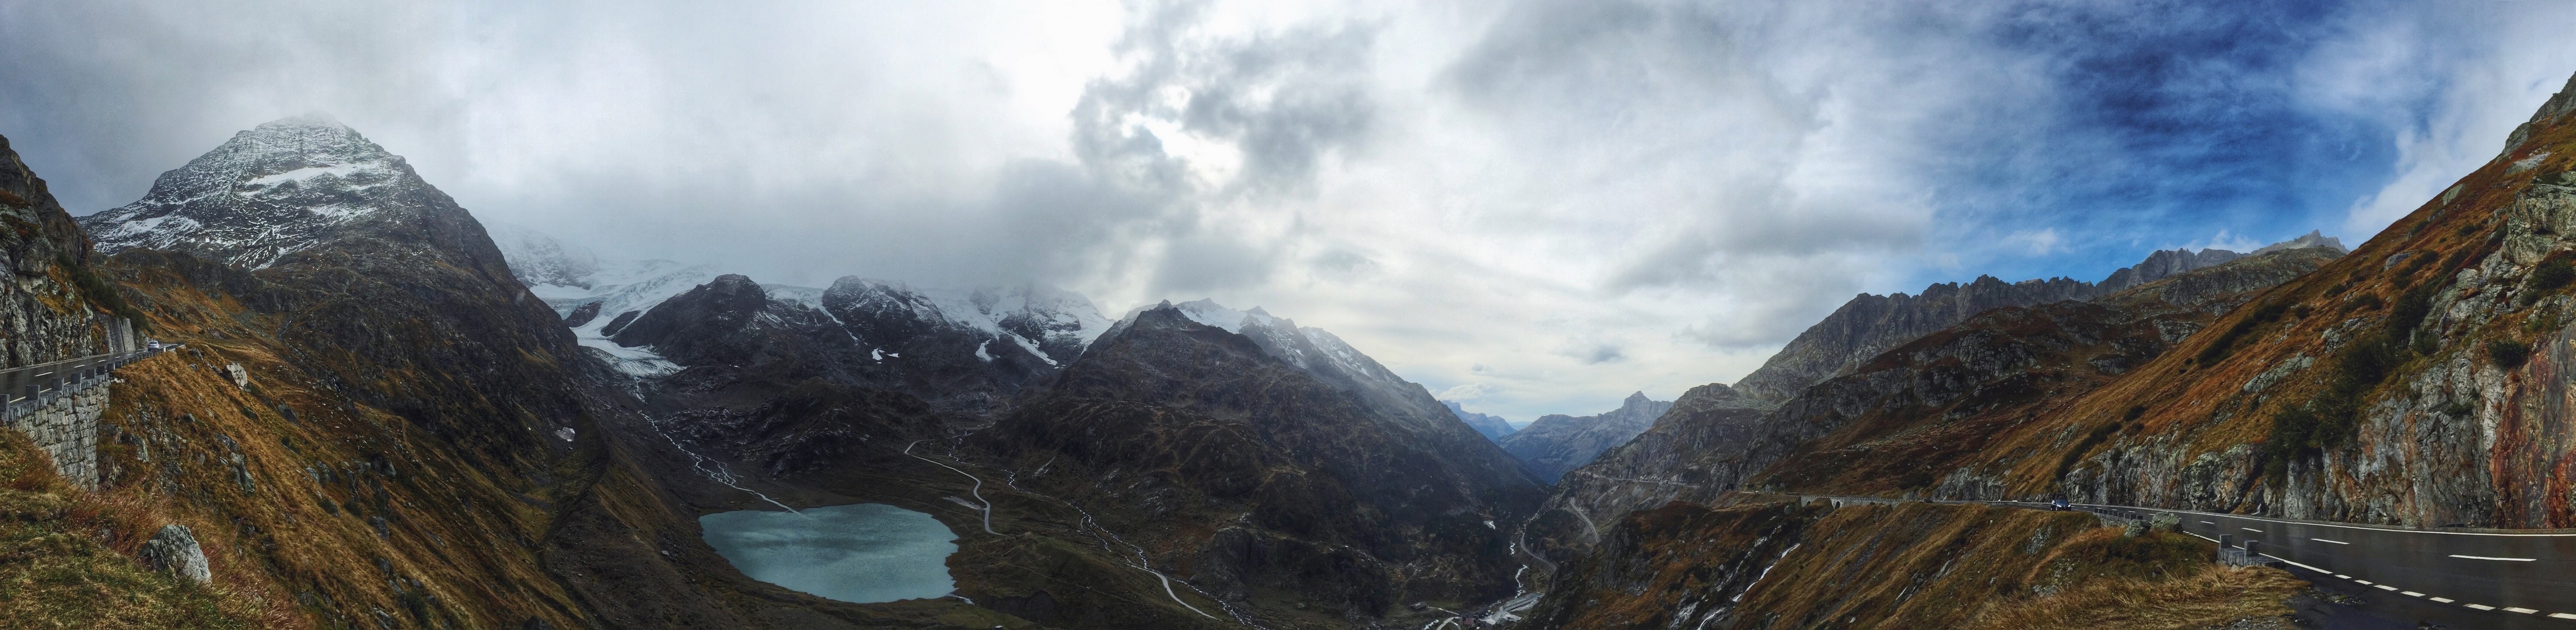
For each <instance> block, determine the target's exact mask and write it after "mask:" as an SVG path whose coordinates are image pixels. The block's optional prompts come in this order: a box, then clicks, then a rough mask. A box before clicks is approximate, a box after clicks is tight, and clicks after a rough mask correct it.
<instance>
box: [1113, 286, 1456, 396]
mask: <svg viewBox="0 0 2576 630" xmlns="http://www.w3.org/2000/svg"><path fill="white" fill-rule="evenodd" d="M1158 308H1170V309H1173V310H1175V311H1179V312H1180V314H1181V315H1182V316H1183V317H1187V318H1189V319H1190V321H1194V322H1198V323H1200V324H1204V325H1207V326H1209V327H1213V328H1218V329H1222V330H1224V331H1226V332H1230V333H1235V334H1239V335H1243V336H1245V337H1250V338H1252V341H1253V343H1254V344H1257V345H1259V346H1261V348H1262V350H1264V351H1265V352H1267V353H1269V354H1270V355H1271V356H1272V357H1275V358H1277V359H1279V360H1280V361H1283V362H1286V363H1287V364H1289V365H1291V366H1295V367H1296V368H1297V369H1300V370H1304V371H1305V372H1307V373H1309V374H1313V375H1315V376H1316V377H1317V378H1319V379H1321V380H1323V381H1324V382H1327V383H1334V384H1336V385H1337V386H1344V387H1352V388H1357V389H1361V390H1367V391H1369V392H1371V395H1372V396H1379V397H1385V398H1388V399H1401V398H1408V397H1410V395H1411V394H1412V393H1413V392H1418V391H1421V389H1422V388H1421V386H1419V385H1415V384H1413V383H1412V382H1409V381H1406V380H1404V377H1401V376H1397V375H1396V373H1395V371H1394V370H1389V369H1386V366H1384V365H1381V364H1379V363H1378V362H1377V360H1376V359H1372V358H1369V356H1368V355H1367V354H1365V353H1362V352H1360V351H1359V349H1358V348H1354V347H1351V344H1349V343H1348V342H1344V341H1342V338H1341V337H1339V336H1335V335H1334V334H1333V333H1331V332H1327V331H1325V330H1324V329H1321V328H1308V327H1302V326H1298V325H1297V322H1296V321H1295V320H1291V319H1288V318H1285V317H1278V316H1274V315H1271V314H1270V312H1269V311H1266V310H1263V309H1262V308H1261V307H1258V306H1256V307H1253V308H1251V309H1249V310H1240V311H1238V310H1234V309H1231V308H1226V307H1225V305H1222V304H1218V303H1216V301H1215V300H1212V299H1199V300H1192V301H1188V302H1181V303H1178V304H1174V303H1171V302H1163V303H1159V304H1156V305H1153V306H1145V307H1139V308H1137V309H1135V310H1132V311H1128V312H1127V315H1126V316H1125V317H1122V318H1119V320H1118V323H1116V324H1112V325H1110V327H1109V330H1110V331H1111V333H1112V334H1115V333H1116V332H1117V331H1118V330H1121V329H1124V328H1126V327H1127V326H1129V325H1131V324H1132V323H1133V322H1135V321H1136V316H1137V315H1138V314H1140V313H1143V312H1145V311H1147V310H1151V309H1158ZM1425 400H1428V398H1427V397H1426V398H1425Z"/></svg>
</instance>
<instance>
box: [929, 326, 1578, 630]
mask: <svg viewBox="0 0 2576 630" xmlns="http://www.w3.org/2000/svg"><path fill="white" fill-rule="evenodd" d="M1238 313H1240V314H1241V315H1242V316H1243V317H1242V318H1240V319H1238V318H1234V317H1230V316H1232V315H1235V314H1238ZM1203 320H1215V321H1220V322H1227V320H1232V321H1230V322H1227V323H1230V324H1233V325H1234V326H1235V328H1234V329H1233V330H1229V329H1228V328H1225V327H1220V326H1218V325H1213V324H1210V323H1207V322H1206V321H1203ZM1238 330H1239V331H1241V332H1237V331H1238ZM1311 330H1312V329H1300V328H1297V327H1295V326H1294V325H1293V324H1291V323H1288V321H1287V320H1285V319H1276V318H1271V317H1269V316H1268V315H1266V314H1263V313H1259V312H1258V311H1250V312H1244V311H1231V310H1228V309H1223V308H1222V307H1218V306H1215V305H1214V304H1213V303H1212V302H1209V303H1196V306H1193V307H1188V308H1184V307H1183V306H1182V305H1172V304H1168V303H1167V304H1163V305H1159V306H1156V307H1151V308H1147V309H1144V310H1141V311H1138V312H1136V313H1134V314H1132V315H1130V316H1129V317H1127V318H1125V319H1122V320H1121V321H1120V322H1119V323H1118V324H1116V325H1114V326H1112V327H1111V329H1110V331H1109V332H1108V333H1107V334H1105V335H1103V336H1102V337H1101V338H1100V340H1099V341H1098V342H1096V343H1094V344H1093V345H1092V347H1091V348H1090V350H1089V351H1087V352H1085V353H1084V355H1083V357H1082V358H1081V359H1080V360H1079V361H1076V362H1075V363H1074V364H1073V365H1072V366H1070V367H1068V368H1067V369H1066V371H1065V372H1064V374H1063V376H1062V377H1060V379H1059V380H1058V382H1057V383H1056V384H1055V385H1053V386H1052V387H1050V388H1048V389H1046V390H1044V391H1042V392H1039V393H1037V394H1035V396H1034V397H1033V398H1031V399H1029V400H1027V401H1026V402H1025V403H1024V404H1022V405H1020V406H1019V407H1018V408H1017V409H1016V410H1015V411H1014V412H1012V413H1011V414H1010V415H1008V416H1006V417H1005V418H1003V419H1002V420H1001V422H1000V423H999V424H997V425H995V426H994V427H993V428H992V429H990V430H987V431H984V432H982V433H979V434H977V435H976V436H975V437H974V438H971V439H970V440H969V445H970V446H972V447H973V448H975V449H977V450H979V451H982V452H987V453H991V454H992V455H993V456H994V457H1000V458H1005V461H1008V462H1012V463H1010V464H1008V467H1009V468H1011V469H1016V470H1018V471H1022V472H1020V473H1017V474H1016V479H1017V482H1016V483H1017V485H1018V487H1021V488H1028V489H1034V490H1038V491H1040V492H1044V493H1047V494H1049V495H1052V496H1057V497H1062V498H1064V499H1067V500H1069V501H1072V502H1074V503H1076V504H1080V505H1087V506H1093V507H1092V508H1090V509H1092V510H1093V511H1094V513H1095V514H1096V515H1097V517H1098V518H1099V519H1101V520H1103V521H1106V522H1107V524H1108V526H1109V527H1110V528H1111V529H1115V530H1118V531H1124V532H1128V533H1127V537H1128V538H1130V539H1135V540H1136V542H1137V544H1139V545H1141V546H1142V547H1143V548H1144V549H1146V550H1148V551H1147V556H1148V557H1151V558H1153V559H1154V563H1155V564H1156V565H1167V566H1179V567H1186V568H1187V572H1186V574H1187V575H1189V576H1190V579H1191V580H1193V581H1194V582H1196V583H1199V584H1203V585H1208V587H1209V588H1211V590H1213V591H1215V593H1216V594H1217V596H1218V597H1219V598H1220V599H1224V600H1227V601H1233V602H1239V603H1240V604H1241V605H1243V606H1244V607H1246V608H1250V609H1256V610H1262V611H1264V612H1263V613H1262V614H1263V616H1265V617H1267V616H1271V615H1277V616H1280V617H1284V618H1288V619H1301V618H1308V617H1313V616H1314V614H1315V613H1297V612H1292V611H1289V610H1286V609H1284V608H1282V607H1281V605H1282V603H1283V602H1281V601H1280V600H1279V599H1277V598H1275V597H1273V596H1269V595H1265V593H1296V594H1299V596H1300V597H1302V598H1303V600H1304V601H1308V602H1316V603H1323V604H1326V605H1327V608H1326V609H1324V610H1321V611H1316V612H1323V613H1328V614H1330V615H1331V617H1325V618H1339V619H1342V620H1345V621H1349V622H1359V621H1365V620H1368V619H1374V618H1380V617H1385V616H1389V615H1397V614H1400V613H1401V611H1400V609H1398V608H1396V604H1399V603H1403V602H1410V601H1414V600H1416V599H1424V600H1430V601H1435V602H1448V603H1449V604H1443V605H1450V604H1456V603H1462V602H1469V601H1480V600H1485V599H1493V598H1499V597H1501V596H1504V595H1508V594H1509V593H1510V592H1511V590H1512V586H1511V581H1512V580H1511V574H1512V571H1513V570H1514V569H1515V566H1513V565H1511V564H1509V563H1508V561H1507V560H1506V559H1505V557H1504V556H1503V555H1502V554H1499V553H1494V551H1496V550H1500V549H1502V548H1503V547H1504V546H1505V545H1506V542H1505V539H1504V536H1503V534H1502V532H1501V530H1500V529H1499V527H1498V524H1499V523H1502V522H1509V521H1511V520H1516V519H1517V518H1518V517H1519V515H1521V514H1524V513H1526V512H1525V511H1526V510H1527V509H1528V508H1529V506H1531V505H1533V504H1535V502H1536V501H1537V500H1538V498H1539V491H1538V483H1537V481H1536V480H1534V479H1532V478H1530V477H1529V476H1528V474H1527V473H1526V472H1524V471H1522V469H1521V466H1520V465H1519V464H1518V462H1515V461H1513V460H1512V459H1511V458H1510V456H1509V455H1507V454H1505V453H1503V452H1502V451H1501V449H1499V448H1497V447H1495V446H1494V445H1493V444H1492V443H1491V442H1489V441H1487V440H1486V439H1485V438H1483V437H1482V436H1480V435H1478V434H1477V433H1476V432H1475V431H1474V430H1472V429H1469V428H1468V427H1467V426H1466V425H1465V424H1464V423H1462V422H1460V421H1459V420H1458V419H1457V418H1456V416H1455V415H1454V414H1452V413H1451V412H1450V411H1449V410H1448V409H1447V408H1446V407H1445V406H1443V405H1441V404H1440V403H1439V402H1437V401H1435V400H1433V399H1432V398H1431V396H1430V393H1429V392H1428V391H1425V390H1423V389H1422V388H1421V386H1419V385H1412V384H1410V383H1402V381H1400V380H1398V381H1395V382H1396V383H1402V384H1403V385H1405V386H1409V388H1410V390H1411V391H1410V392H1400V393H1399V392H1393V391H1391V390H1393V386H1392V385H1389V384H1387V383H1381V382H1371V381H1370V380H1368V379H1373V378H1375V377H1376V376H1377V375H1378V374H1380V373H1381V372H1380V371H1382V370H1383V368H1382V367H1377V368H1375V370H1369V368H1372V367H1375V366H1374V364H1375V362H1374V361H1367V360H1366V357H1365V355H1356V356H1344V355H1339V354H1336V353H1335V352H1334V351H1335V350H1338V349H1341V348H1347V346H1346V345H1341V344H1339V343H1338V340H1337V339H1333V338H1331V337H1329V336H1327V335H1321V334H1315V333H1313V332H1308V331H1311ZM1318 332H1319V331H1318ZM1319 353H1320V354H1319ZM1354 354H1355V353H1354ZM1362 361H1366V362H1365V363H1362ZM1351 366H1356V367H1351ZM1352 372H1360V373H1359V374H1356V375H1354V374H1352ZM1104 506H1121V507H1120V508H1118V509H1116V510H1109V509H1105V508H1104ZM1316 620H1317V621H1320V619H1316ZM1301 623H1302V622H1301Z"/></svg>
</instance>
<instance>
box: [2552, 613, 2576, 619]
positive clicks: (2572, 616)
mask: <svg viewBox="0 0 2576 630" xmlns="http://www.w3.org/2000/svg"><path fill="white" fill-rule="evenodd" d="M2549 616H2551V617H2557V618H2559V619H2576V615H2570V614H2567V613H2549Z"/></svg>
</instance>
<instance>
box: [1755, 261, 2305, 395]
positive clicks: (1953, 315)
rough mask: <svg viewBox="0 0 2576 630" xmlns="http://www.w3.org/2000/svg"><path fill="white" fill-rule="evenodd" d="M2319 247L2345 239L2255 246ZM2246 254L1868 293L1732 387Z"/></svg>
mask: <svg viewBox="0 0 2576 630" xmlns="http://www.w3.org/2000/svg"><path fill="white" fill-rule="evenodd" d="M2312 247H2322V248H2329V249H2332V250H2334V251H2338V252H2340V251H2343V244H2342V242H2341V241H2338V240H2336V239H2334V238H2331V237H2326V236H2323V235H2319V234H2317V233H2314V232H2311V233H2309V234H2308V235H2306V236H2301V237H2299V238H2297V239H2292V240H2290V241H2285V242H2281V243H2275V244H2272V245H2269V246H2265V247H2263V248H2261V249H2258V250H2256V252H2257V253H2268V252H2272V251H2279V250H2283V249H2301V248H2312ZM2244 256H2245V254H2238V253H2236V252H2231V251H2227V250H2223V249H2204V250H2200V251H2197V252H2193V251H2188V250H2180V249H2176V250H2163V251H2157V252H2155V253H2152V254H2149V255H2148V256H2147V258H2146V260H2143V261H2139V263H2138V264H2137V265H2134V266H2130V267H2124V268H2121V269H2120V270H2118V271H2114V272H2111V275H2110V276H2109V277H2107V278H2104V279H2103V280H2102V282H2100V283H2089V282H2083V281H2078V280H2071V279H2067V278H2050V279H2047V280H2024V281H2021V282H2014V283H2006V282H2004V281H2002V280H1997V279H1995V278H1994V277H1992V276H1978V277H1977V279H1976V281H1974V282H1969V283H1967V284H1957V283H1944V284H1935V285H1932V286H1929V287H1924V289H1923V292H1922V293H1919V294H1915V295H1910V296H1909V295H1906V294H1903V293H1898V294H1894V295H1884V296H1882V295H1870V294H1866V293H1864V294H1861V295H1859V296H1857V297H1853V298H1852V299H1851V301H1849V302H1845V303H1844V304H1843V306H1842V307H1841V308H1839V309H1835V310H1834V313H1833V314H1832V315H1827V316H1826V317H1825V319H1824V320H1823V321H1820V322H1817V323H1816V325H1815V326H1812V327H1809V328H1808V329H1807V330H1806V331H1805V332H1802V333H1799V334H1798V337H1797V338H1795V339H1792V340H1790V341H1789V344H1788V345H1787V346H1784V347H1782V348H1781V349H1780V352H1779V353H1777V354H1774V355H1772V356H1771V358H1770V359H1768V360H1766V361H1764V362H1763V363H1762V367H1761V368H1760V369H1756V370H1754V371H1753V373H1751V374H1747V375H1745V376H1744V378H1743V379H1741V380H1738V381H1736V382H1735V385H1734V388H1733V389H1735V390H1736V391H1737V392H1740V393H1742V394H1744V395H1745V396H1747V397H1749V398H1751V399H1753V400H1756V401H1761V402H1763V403H1767V404H1778V403H1781V402H1785V401H1787V400H1789V399H1790V398H1791V397H1794V396H1796V395H1797V394H1798V390H1800V389H1804V388H1805V387H1807V386H1809V385H1814V384H1816V383H1818V382H1822V381H1823V380H1825V379H1827V378H1831V377H1833V376H1835V375H1838V374H1842V373H1845V372H1847V371H1849V370H1851V369H1852V368H1853V367H1857V366H1858V365H1860V363H1862V362H1864V361H1867V360H1869V359H1870V358H1871V357H1875V356H1878V353H1880V352H1885V351H1887V350H1888V349H1889V348H1894V347H1896V346H1897V345H1900V344H1903V343H1905V342H1907V341H1912V340H1914V339H1917V338H1920V337H1922V336H1923V335H1926V334H1930V333H1931V332H1932V331H1935V330H1940V329H1942V328H1946V327H1949V326H1950V325H1951V324H1956V323H1959V322H1961V321H1964V320H1966V319H1967V318H1968V317H1969V316H1973V315H1976V314H1978V313H1983V312H1986V311H1988V310H1992V309H1995V308H2000V307H2005V306H2032V305H2037V304H2047V303H2050V302H2059V301H2065V300H2087V299H2093V298H2094V297H2097V296H2101V295H2106V294H2109V293H2112V292H2116V291H2120V290H2124V289H2128V288H2131V287H2135V286H2138V285H2142V284H2146V283H2149V282H2154V281H2156V280H2160V279H2163V278H2165V277H2168V276H2173V275H2176V274H2181V273H2184V272H2189V271H2192V270H2195V269H2205V268H2209V267H2214V266H2217V265H2220V264H2225V263H2227V262H2228V261H2232V260H2236V259H2238V258H2242V257H2244Z"/></svg>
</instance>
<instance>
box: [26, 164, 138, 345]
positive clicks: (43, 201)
mask: <svg viewBox="0 0 2576 630" xmlns="http://www.w3.org/2000/svg"><path fill="white" fill-rule="evenodd" d="M0 223H7V225H6V226H5V227H0V268H5V269H7V270H8V272H9V273H10V274H11V278H13V281H11V282H0V330H6V331H8V334H7V335H6V336H5V337H0V367H18V366H22V365H32V364H37V363H44V362H47V361H55V360H60V359H69V358H75V357H81V356H87V355H91V354H97V353H98V352H100V351H101V348H103V347H104V346H103V345H102V343H103V342H102V337H101V334H102V330H101V329H99V328H98V326H99V317H100V316H102V315H104V314H106V312H107V311H111V310H113V309H114V308H115V307H116V306H117V305H120V304H122V303H121V302H119V301H117V300H116V296H115V295H113V293H112V292H109V291H105V290H104V289H105V288H106V285H104V284H100V283H98V282H97V280H96V277H95V275H94V272H93V271H92V270H91V269H90V267H89V264H90V241H89V236H88V235H86V234H83V233H82V232H81V230H80V226H78V225H76V224H74V223H73V222H72V217H71V215H70V214H68V213H65V212H63V206H62V204H61V203H60V202H57V201H55V200H54V194H53V193H52V192H51V191H48V190H46V189H45V180H44V179H42V178H39V177H36V173H35V172H34V171H31V170H28V169H27V164H26V162H25V161H23V160H21V159H19V157H18V152H17V151H16V150H13V149H10V148H9V139H8V138H0ZM93 294H95V295H93Z"/></svg>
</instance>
